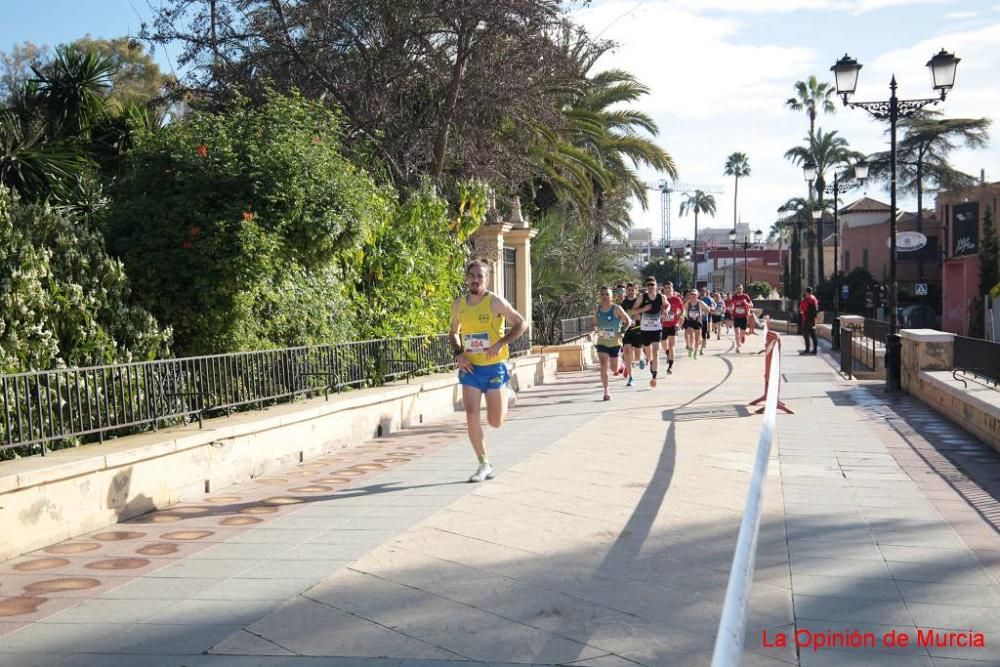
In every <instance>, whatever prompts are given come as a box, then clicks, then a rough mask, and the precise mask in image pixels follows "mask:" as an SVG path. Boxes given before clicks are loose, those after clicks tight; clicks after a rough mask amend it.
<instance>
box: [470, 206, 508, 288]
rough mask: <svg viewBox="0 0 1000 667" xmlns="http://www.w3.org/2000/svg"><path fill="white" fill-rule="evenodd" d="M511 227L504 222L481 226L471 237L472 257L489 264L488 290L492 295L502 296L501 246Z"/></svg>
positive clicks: (487, 223)
mask: <svg viewBox="0 0 1000 667" xmlns="http://www.w3.org/2000/svg"><path fill="white" fill-rule="evenodd" d="M510 228H511V226H510V225H509V224H507V223H504V222H489V221H487V222H486V223H485V224H483V225H482V226H481V227H480V228H479V229H477V230H476V232H475V233H474V234H473V235H472V238H471V239H470V240H471V244H470V245H471V246H472V257H473V258H482V259H485V260H487V261H489V263H490V268H491V269H492V270H491V271H490V284H489V286H488V287H489V289H490V291H491V292H493V293H494V294H503V246H504V237H505V234H506V233H507V232H508V231H509V230H510Z"/></svg>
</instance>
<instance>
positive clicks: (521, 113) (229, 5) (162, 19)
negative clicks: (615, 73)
mask: <svg viewBox="0 0 1000 667" xmlns="http://www.w3.org/2000/svg"><path fill="white" fill-rule="evenodd" d="M561 21H562V17H561V15H560V12H559V2H558V1H557V0H504V1H503V2H497V1H496V0H462V1H461V2H459V1H457V0H331V1H329V2H297V3H289V2H276V1H274V0H167V1H166V2H163V3H161V7H160V8H159V9H158V11H157V13H156V16H155V18H154V20H153V22H152V24H151V25H149V26H145V29H144V33H143V36H145V37H148V38H150V39H152V40H153V41H155V42H156V43H163V44H165V43H177V44H180V46H181V48H182V53H181V57H180V59H179V62H180V64H181V65H186V66H188V67H189V72H190V74H189V76H188V77H187V83H188V85H190V86H191V87H192V88H194V89H195V90H196V91H198V92H200V93H203V94H205V95H207V96H208V97H209V98H210V99H213V100H216V101H220V100H223V101H224V100H225V99H226V98H227V97H228V96H229V95H231V94H232V93H233V91H237V90H239V91H244V92H245V93H246V94H247V95H249V96H250V97H251V98H252V99H261V98H262V97H264V96H265V95H264V93H265V86H273V87H275V88H276V89H277V90H279V91H283V92H289V91H291V90H299V91H301V92H302V94H303V95H304V96H305V97H307V98H310V99H323V100H327V101H329V102H332V103H334V104H336V105H337V106H338V107H339V108H341V109H342V110H343V113H344V119H345V129H346V133H345V134H346V136H347V138H348V140H349V141H350V148H351V149H352V150H353V151H354V152H355V154H356V155H359V156H360V155H364V156H369V157H371V158H374V159H376V160H378V161H380V162H382V163H383V164H384V166H385V168H386V169H387V173H388V176H389V177H390V178H391V179H392V181H393V182H394V183H396V184H397V185H403V184H409V185H416V184H417V183H418V182H419V180H420V178H421V177H422V175H425V174H426V175H429V176H430V177H431V178H432V179H433V180H434V181H440V180H441V179H442V178H443V177H444V176H449V177H452V176H453V177H458V178H467V177H483V178H489V179H490V180H491V183H493V184H494V185H496V186H501V185H504V186H509V185H510V184H509V183H503V182H502V181H504V180H505V179H514V180H516V179H518V178H519V177H520V174H521V173H523V172H524V169H523V168H524V166H525V162H524V150H523V149H524V145H525V142H526V139H527V138H528V133H529V132H530V130H529V127H530V125H531V123H532V122H533V121H535V120H538V119H540V118H544V117H547V118H549V119H551V120H553V121H554V120H555V119H556V117H557V114H558V109H557V108H556V107H555V106H554V105H553V104H552V100H553V92H552V90H553V87H552V81H553V79H554V78H556V77H559V76H562V74H563V72H564V62H563V59H562V55H561V53H560V50H559V48H558V45H557V44H556V43H555V41H554V39H553V35H554V34H557V33H558V29H559V27H560V24H561ZM366 164H369V163H368V162H367V161H366ZM498 175H499V176H498ZM518 184H519V183H515V184H514V185H515V187H516V186H517V185H518ZM511 189H513V188H511Z"/></svg>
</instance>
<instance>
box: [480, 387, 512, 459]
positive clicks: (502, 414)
mask: <svg viewBox="0 0 1000 667" xmlns="http://www.w3.org/2000/svg"><path fill="white" fill-rule="evenodd" d="M486 420H487V421H488V422H489V424H490V426H492V427H493V428H500V427H501V426H503V423H504V422H505V421H507V401H506V400H505V397H504V393H503V391H502V390H500V389H491V390H489V391H487V392H486ZM483 449H484V451H485V445H484V448H483Z"/></svg>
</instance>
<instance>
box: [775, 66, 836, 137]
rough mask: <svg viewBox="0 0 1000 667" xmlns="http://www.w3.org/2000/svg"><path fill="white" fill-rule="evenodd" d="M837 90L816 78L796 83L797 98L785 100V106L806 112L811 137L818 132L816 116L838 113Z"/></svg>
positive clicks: (811, 77) (812, 77)
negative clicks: (835, 94) (835, 100)
mask: <svg viewBox="0 0 1000 667" xmlns="http://www.w3.org/2000/svg"><path fill="white" fill-rule="evenodd" d="M834 92H836V91H835V89H834V87H833V86H831V85H830V84H829V83H826V82H825V81H824V82H823V83H820V82H819V81H818V80H817V79H816V77H815V76H810V77H809V78H808V79H806V80H805V81H796V82H795V97H790V98H788V99H787V100H785V106H786V107H788V108H789V109H791V110H792V111H805V112H806V115H807V116H809V136H812V135H813V134H814V133H815V132H816V116H818V115H819V113H820V112H821V111H822V112H823V113H836V112H837V107H836V106H834V104H833V100H832V99H830V98H832V97H833V94H834Z"/></svg>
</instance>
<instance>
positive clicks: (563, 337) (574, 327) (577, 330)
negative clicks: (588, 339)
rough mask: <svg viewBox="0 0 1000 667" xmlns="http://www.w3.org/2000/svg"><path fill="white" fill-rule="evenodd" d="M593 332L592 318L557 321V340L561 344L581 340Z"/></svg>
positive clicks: (584, 317)
mask: <svg viewBox="0 0 1000 667" xmlns="http://www.w3.org/2000/svg"><path fill="white" fill-rule="evenodd" d="M593 330H594V316H593V315H584V316H583V317H569V318H566V319H563V320H559V340H560V342H563V343H568V342H570V341H574V340H577V339H578V338H583V337H584V336H588V335H590V333H591V332H592V331H593Z"/></svg>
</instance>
